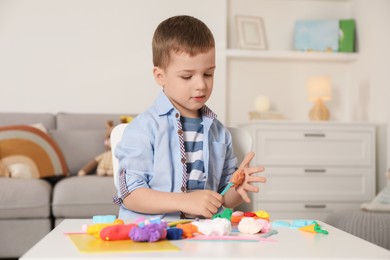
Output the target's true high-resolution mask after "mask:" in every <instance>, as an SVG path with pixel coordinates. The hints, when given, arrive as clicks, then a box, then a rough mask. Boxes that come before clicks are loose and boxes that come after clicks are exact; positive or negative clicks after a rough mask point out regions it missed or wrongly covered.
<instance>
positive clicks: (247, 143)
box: [110, 124, 252, 185]
mask: <svg viewBox="0 0 390 260" xmlns="http://www.w3.org/2000/svg"><path fill="white" fill-rule="evenodd" d="M126 126H127V124H119V125H117V126H115V127H114V129H112V132H111V136H110V140H111V151H112V166H113V170H114V182H115V185H117V178H116V175H117V174H118V167H119V165H118V164H119V162H118V159H117V158H116V157H115V152H114V151H115V147H116V146H117V144H118V142H119V141H120V140H121V139H122V135H123V131H124V130H125V127H126ZM228 129H229V131H230V133H231V134H232V139H233V149H234V153H235V154H236V156H237V159H238V165H240V163H241V162H242V160H243V159H244V157H245V155H246V154H247V153H248V152H250V151H251V149H252V137H251V135H250V134H249V133H248V131H246V130H244V129H242V128H237V127H228Z"/></svg>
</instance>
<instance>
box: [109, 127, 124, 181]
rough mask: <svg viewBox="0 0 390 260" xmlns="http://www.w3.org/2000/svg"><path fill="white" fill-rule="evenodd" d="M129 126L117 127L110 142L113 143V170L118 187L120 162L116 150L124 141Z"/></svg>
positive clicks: (113, 130)
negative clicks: (124, 133) (124, 134)
mask: <svg viewBox="0 0 390 260" xmlns="http://www.w3.org/2000/svg"><path fill="white" fill-rule="evenodd" d="M126 126H127V123H123V124H119V125H116V126H115V127H114V128H113V129H112V131H111V135H110V142H111V156H112V168H113V170H114V183H115V186H117V175H118V169H119V161H118V159H117V158H116V157H115V148H116V146H117V144H118V143H119V141H120V140H121V139H122V135H123V132H124V131H125V128H126Z"/></svg>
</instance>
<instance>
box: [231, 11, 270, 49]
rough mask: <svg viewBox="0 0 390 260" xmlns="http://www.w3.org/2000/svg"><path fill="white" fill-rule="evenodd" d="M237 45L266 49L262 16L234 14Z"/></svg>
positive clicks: (244, 47) (243, 47) (246, 47)
mask: <svg viewBox="0 0 390 260" xmlns="http://www.w3.org/2000/svg"><path fill="white" fill-rule="evenodd" d="M236 27H237V35H238V46H239V47H240V48H242V49H258V50H266V49H267V41H266V35H265V29H264V21H263V18H261V17H257V16H242V15H237V16H236Z"/></svg>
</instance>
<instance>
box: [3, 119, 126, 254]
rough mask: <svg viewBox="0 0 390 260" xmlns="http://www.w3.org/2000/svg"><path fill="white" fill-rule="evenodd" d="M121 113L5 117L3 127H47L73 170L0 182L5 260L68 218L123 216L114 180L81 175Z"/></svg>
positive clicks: (100, 150)
mask: <svg viewBox="0 0 390 260" xmlns="http://www.w3.org/2000/svg"><path fill="white" fill-rule="evenodd" d="M121 115H124V114H77V113H58V114H50V113H0V126H9V125H21V124H22V125H23V124H27V125H29V124H36V123H40V124H42V125H44V127H45V128H46V129H47V130H48V133H49V135H50V136H51V137H52V138H53V139H54V140H55V142H56V143H57V144H58V146H59V147H60V150H61V151H62V153H63V155H64V157H65V161H66V163H67V166H68V170H69V175H68V176H67V177H63V178H59V179H57V180H55V181H47V180H43V179H16V178H0V230H1V236H0V258H17V257H20V256H21V255H22V254H24V253H25V252H26V251H27V250H28V249H29V248H31V247H32V246H33V245H34V244H35V243H37V242H38V241H39V240H40V239H41V238H42V237H44V236H45V235H46V234H47V233H48V232H50V230H51V229H52V228H53V227H54V226H55V225H57V224H58V223H60V221H61V220H63V219H65V218H91V217H92V216H94V215H108V214H110V215H111V214H112V215H117V213H118V207H117V206H116V205H115V204H114V203H113V202H112V196H113V195H115V193H116V189H115V186H114V182H113V179H112V177H100V176H97V175H94V174H92V175H87V176H83V177H79V176H77V172H78V170H79V169H80V168H81V167H83V166H84V165H85V164H86V163H87V162H89V161H90V160H92V159H93V158H94V157H95V156H96V155H98V154H100V153H102V152H103V151H104V149H105V148H104V145H103V141H104V133H105V124H106V121H107V120H114V123H115V124H117V123H119V121H120V116H121ZM126 115H128V114H126ZM0 158H1V147H0Z"/></svg>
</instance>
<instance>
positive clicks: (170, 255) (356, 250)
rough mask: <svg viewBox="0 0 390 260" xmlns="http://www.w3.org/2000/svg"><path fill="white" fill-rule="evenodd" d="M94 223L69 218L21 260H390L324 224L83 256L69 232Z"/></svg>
mask: <svg viewBox="0 0 390 260" xmlns="http://www.w3.org/2000/svg"><path fill="white" fill-rule="evenodd" d="M91 223H92V220H85V219H66V220H64V221H63V222H62V223H61V224H60V225H58V226H57V227H56V228H55V229H53V231H51V232H50V233H49V234H48V235H47V236H45V237H44V238H43V239H42V240H41V241H39V242H38V243H37V244H36V245H35V246H34V247H32V248H31V249H30V250H29V251H28V252H27V253H26V254H24V255H23V256H22V257H21V258H20V259H22V260H33V259H64V260H65V259H132V260H134V259H144V258H152V259H161V258H166V259H188V258H191V259H202V260H204V259H205V258H207V259H210V258H223V259H259V258H261V259H280V258H285V259H302V258H308V259H318V258H321V259H347V258H348V259H387V260H388V259H390V251H388V250H386V249H384V248H382V247H379V246H377V245H374V244H372V243H369V242H367V241H365V240H363V239H360V238H358V237H355V236H352V235H350V234H348V233H346V232H344V231H341V230H339V229H336V228H334V227H332V226H330V225H327V224H325V223H323V222H319V224H320V225H321V227H322V228H323V229H325V230H327V231H329V234H328V235H324V234H314V233H309V232H304V231H300V230H297V229H292V228H286V227H282V228H277V229H276V230H277V231H278V234H277V235H274V236H272V237H271V238H272V239H274V240H276V241H275V242H268V241H267V242H264V241H260V242H229V241H225V242H220V241H212V242H204V241H200V242H193V241H186V240H177V241H171V242H172V243H173V244H175V245H177V246H178V247H179V248H180V251H176V252H144V253H132V252H127V253H80V252H79V251H78V249H77V248H76V247H75V245H74V244H73V243H72V241H71V240H70V239H69V238H68V237H67V235H65V234H64V233H67V232H80V231H81V227H82V225H83V224H91Z"/></svg>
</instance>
